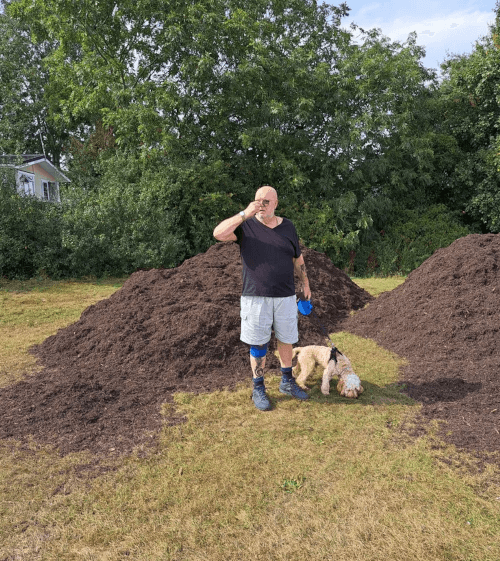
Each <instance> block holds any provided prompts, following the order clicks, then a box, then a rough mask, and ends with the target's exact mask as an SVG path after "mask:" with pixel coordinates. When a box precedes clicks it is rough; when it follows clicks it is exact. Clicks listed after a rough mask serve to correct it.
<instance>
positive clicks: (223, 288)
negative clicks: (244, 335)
mask: <svg viewBox="0 0 500 561" xmlns="http://www.w3.org/2000/svg"><path fill="white" fill-rule="evenodd" d="M303 252H304V259H305V261H306V264H307V270H308V274H309V277H310V283H311V290H312V292H313V300H314V304H315V309H316V311H317V314H318V316H319V318H320V320H321V322H322V323H323V325H324V327H325V328H326V330H327V331H328V332H329V333H331V332H333V331H335V330H336V329H337V328H338V325H339V324H340V322H341V321H342V320H344V319H345V318H346V317H347V316H348V314H349V311H350V310H352V309H359V308H361V307H363V306H364V305H365V304H366V303H367V302H369V301H371V300H372V298H371V296H370V295H369V294H368V293H367V292H365V291H364V290H362V289H360V288H359V287H358V286H356V285H355V284H354V283H353V282H352V281H351V280H350V279H349V277H348V276H347V275H346V274H345V273H343V272H342V271H340V270H339V269H337V268H336V267H334V265H333V264H332V262H331V261H330V260H329V259H328V258H327V257H326V256H325V255H323V254H321V253H317V252H315V251H313V250H309V249H306V248H303ZM240 294H241V262H240V258H239V247H238V246H237V245H236V244H234V243H228V244H216V245H214V246H212V247H211V248H210V249H209V250H208V251H207V252H206V253H204V254H201V255H197V256H196V257H193V258H191V259H188V260H187V261H185V262H184V263H183V264H182V265H180V266H179V267H176V268H175V269H164V270H151V271H140V272H137V273H135V274H133V275H132V276H131V277H130V278H129V279H128V280H127V282H126V283H125V284H124V286H123V287H122V288H121V289H120V290H119V291H117V292H116V293H114V294H113V295H112V296H111V297H110V298H108V299H107V300H103V301H101V302H98V303H97V304H96V305H94V306H90V307H89V308H88V309H87V310H85V311H84V312H83V314H82V316H81V318H80V320H79V321H77V322H76V323H74V324H72V325H70V326H69V327H67V328H65V329H61V330H60V331H59V332H58V333H57V334H56V335H54V336H52V337H49V338H48V339H46V340H45V341H44V342H43V343H42V344H41V345H38V346H36V347H34V348H33V353H34V354H35V355H36V356H37V357H38V359H39V362H40V363H41V364H42V365H43V366H44V367H45V368H44V369H43V370H42V372H40V373H39V374H37V375H35V376H30V377H28V378H27V379H26V380H24V381H21V382H19V383H17V384H15V385H13V386H10V387H7V388H3V389H0V438H15V439H20V440H22V439H24V438H26V437H28V436H29V435H32V436H33V438H34V439H35V440H36V441H38V442H41V443H49V444H53V445H55V446H57V447H58V448H59V450H60V452H61V453H62V454H66V453H69V452H72V451H79V450H90V451H92V452H97V453H107V452H109V451H110V450H112V449H113V450H114V451H115V452H128V451H130V450H132V449H133V448H134V447H135V446H136V445H138V444H144V443H145V442H149V441H151V440H152V439H151V437H150V435H151V434H153V435H154V434H155V433H156V432H157V431H158V429H159V427H160V426H161V424H162V422H164V421H165V419H164V418H162V417H161V414H160V410H161V404H162V403H165V402H168V401H171V399H172V393H174V392H176V391H189V392H205V391H213V390H217V389H222V388H234V387H235V386H236V385H237V384H238V383H240V382H245V383H248V385H249V387H250V380H251V371H250V366H249V360H248V346H247V345H245V344H244V343H242V342H241V341H240V340H239V334H240V317H239V298H240ZM299 332H300V341H299V344H300V345H307V344H324V341H325V339H324V336H323V333H322V331H321V329H320V327H319V326H318V324H317V323H316V322H313V321H311V318H305V317H302V316H301V317H300V320H299ZM274 349H275V341H274V338H273V339H272V345H271V348H270V353H268V357H269V360H268V365H269V367H270V368H271V369H273V368H278V367H279V363H278V361H277V359H276V358H275V357H274V355H273V352H272V351H273V350H274ZM166 421H167V422H170V423H176V422H179V421H180V419H176V418H171V419H166Z"/></svg>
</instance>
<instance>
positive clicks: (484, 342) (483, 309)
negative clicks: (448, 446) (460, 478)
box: [342, 234, 500, 451]
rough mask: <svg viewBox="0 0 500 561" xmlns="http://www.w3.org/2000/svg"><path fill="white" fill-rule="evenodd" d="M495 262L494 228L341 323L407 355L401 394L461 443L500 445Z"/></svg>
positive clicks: (499, 293)
mask: <svg viewBox="0 0 500 561" xmlns="http://www.w3.org/2000/svg"><path fill="white" fill-rule="evenodd" d="M499 267H500V235H498V234H497V235H493V234H488V235H476V234H475V235H470V236H466V237H464V238H461V239H459V240H456V241H455V242H453V243H452V244H451V245H450V246H449V247H447V248H444V249H440V250H438V251H436V252H435V253H434V255H432V257H430V258H429V259H427V260H426V261H425V262H424V263H423V264H422V265H421V266H420V267H419V268H418V269H416V270H414V271H413V272H412V273H411V274H410V275H409V276H408V278H407V280H406V282H405V283H404V284H402V285H401V286H399V287H398V288H396V289H395V290H393V291H391V292H388V293H385V294H382V295H381V296H380V297H379V298H378V299H377V300H376V301H375V302H373V303H372V304H370V305H369V306H368V307H367V308H366V309H364V310H361V311H359V312H358V313H356V314H355V315H354V316H353V317H351V318H349V319H348V320H346V322H345V323H344V325H343V326H342V328H343V329H346V330H348V331H351V332H353V333H356V334H358V335H362V336H365V337H369V338H372V339H375V340H376V341H377V342H378V343H379V344H381V345H382V346H384V347H386V348H387V349H390V350H392V351H394V352H396V353H397V354H399V355H401V356H404V357H406V358H408V359H409V362H410V364H409V366H408V367H407V368H406V369H405V372H404V382H405V383H406V390H405V391H406V393H407V394H408V395H409V396H411V397H412V398H414V399H416V400H418V401H421V402H422V403H423V405H424V407H423V414H424V416H425V417H427V418H437V419H443V420H445V421H446V422H447V423H446V425H445V426H444V427H443V436H444V437H445V439H446V440H447V441H449V442H451V443H453V444H455V445H457V446H458V447H461V448H465V449H469V450H479V451H498V450H500V432H499V431H500V333H499V327H500V268H499ZM449 431H451V435H448V436H447V433H448V432H449Z"/></svg>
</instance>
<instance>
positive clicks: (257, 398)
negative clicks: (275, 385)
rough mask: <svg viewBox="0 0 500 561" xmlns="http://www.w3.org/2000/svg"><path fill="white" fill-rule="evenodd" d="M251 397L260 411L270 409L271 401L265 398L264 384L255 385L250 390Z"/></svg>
mask: <svg viewBox="0 0 500 561" xmlns="http://www.w3.org/2000/svg"><path fill="white" fill-rule="evenodd" d="M252 399H253V402H254V404H255V407H257V409H260V410H261V411H269V409H271V402H270V401H269V399H268V398H267V395H266V388H265V386H263V385H262V386H256V387H254V389H253V392H252Z"/></svg>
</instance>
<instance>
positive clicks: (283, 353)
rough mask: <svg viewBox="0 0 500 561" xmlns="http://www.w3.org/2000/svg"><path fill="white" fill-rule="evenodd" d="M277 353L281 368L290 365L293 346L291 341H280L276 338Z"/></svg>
mask: <svg viewBox="0 0 500 561" xmlns="http://www.w3.org/2000/svg"><path fill="white" fill-rule="evenodd" d="M278 353H279V355H280V363H281V368H291V367H292V354H293V347H292V344H291V343H282V342H281V341H280V340H278Z"/></svg>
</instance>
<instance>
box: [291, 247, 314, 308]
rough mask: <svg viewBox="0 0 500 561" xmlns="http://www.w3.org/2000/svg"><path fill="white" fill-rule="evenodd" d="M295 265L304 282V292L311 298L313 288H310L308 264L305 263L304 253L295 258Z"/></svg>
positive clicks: (301, 280)
mask: <svg viewBox="0 0 500 561" xmlns="http://www.w3.org/2000/svg"><path fill="white" fill-rule="evenodd" d="M293 267H294V269H295V274H296V275H297V276H298V277H299V279H300V282H301V284H302V292H304V296H305V298H306V300H310V299H311V289H310V288H309V279H308V278H307V271H306V264H305V263H304V255H303V254H301V255H300V257H297V258H296V259H295V257H294V259H293Z"/></svg>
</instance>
